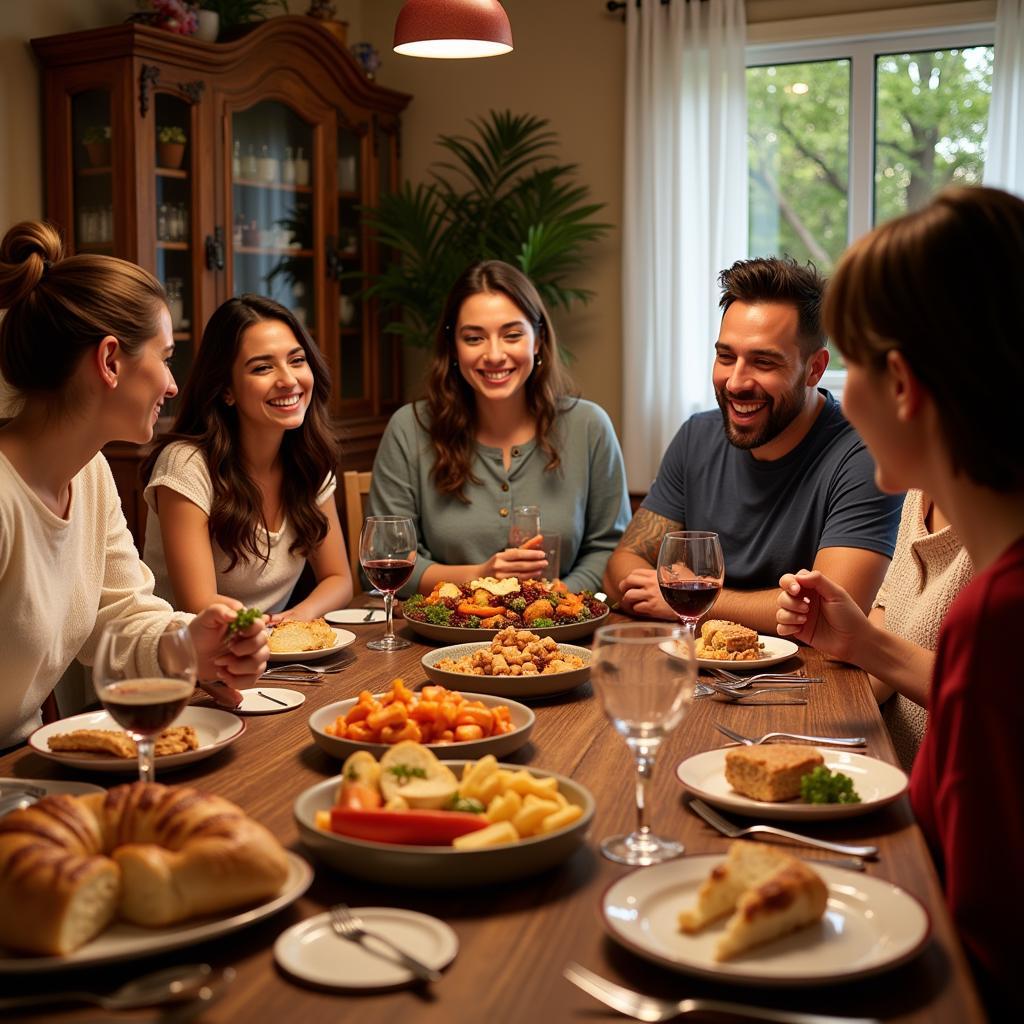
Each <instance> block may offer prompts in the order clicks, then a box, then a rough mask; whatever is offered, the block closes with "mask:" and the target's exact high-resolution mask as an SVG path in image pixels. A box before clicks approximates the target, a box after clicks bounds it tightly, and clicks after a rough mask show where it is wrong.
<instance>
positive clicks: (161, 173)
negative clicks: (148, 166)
mask: <svg viewBox="0 0 1024 1024" xmlns="http://www.w3.org/2000/svg"><path fill="white" fill-rule="evenodd" d="M156 176H157V177H158V178H180V179H183V180H184V179H185V178H187V177H188V171H183V170H180V169H177V168H174V167H158V168H157V169H156Z"/></svg>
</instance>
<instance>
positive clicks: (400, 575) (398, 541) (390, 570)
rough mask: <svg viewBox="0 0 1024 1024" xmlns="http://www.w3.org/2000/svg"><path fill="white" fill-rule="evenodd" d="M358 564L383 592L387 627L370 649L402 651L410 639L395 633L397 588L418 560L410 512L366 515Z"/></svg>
mask: <svg viewBox="0 0 1024 1024" xmlns="http://www.w3.org/2000/svg"><path fill="white" fill-rule="evenodd" d="M359 564H360V565H361V566H362V567H363V572H365V573H366V578H367V579H368V580H369V581H370V582H371V583H372V584H373V585H374V586H375V587H376V588H377V589H378V590H379V591H380V592H381V593H382V594H383V595H384V612H385V615H386V617H387V629H386V630H385V633H384V636H382V637H381V638H380V639H379V640H371V641H370V642H369V643H368V644H367V645H366V646H367V647H368V648H369V649H370V650H371V651H400V650H402V648H404V647H408V646H409V641H408V640H403V639H402V638H401V637H398V636H395V628H394V621H393V619H392V613H393V609H394V603H395V592H396V591H397V590H400V589H401V588H402V587H403V586H404V585H405V583H406V582H407V581H408V579H409V577H410V576H411V575H412V570H413V566H414V565H415V564H416V524H415V523H413V521H412V520H411V519H409V518H408V517H407V516H367V518H366V521H365V522H364V523H363V529H362V532H361V533H360V534H359Z"/></svg>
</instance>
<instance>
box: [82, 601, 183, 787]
mask: <svg viewBox="0 0 1024 1024" xmlns="http://www.w3.org/2000/svg"><path fill="white" fill-rule="evenodd" d="M138 638H139V626H138V624H137V623H131V622H125V621H119V620H117V619H115V620H114V621H112V622H108V623H107V625H106V626H104V627H103V632H102V633H101V634H100V640H99V644H98V645H97V648H96V661H95V665H94V666H93V684H94V685H95V687H96V696H97V697H99V699H100V702H101V703H102V704H103V706H104V707H105V708H106V709H107V712H108V714H109V715H110V717H111V718H113V719H114V721H115V722H117V724H118V725H120V726H122V727H123V728H124V729H125V731H126V732H127V733H128V735H129V736H131V738H132V739H133V740H135V745H136V747H137V748H138V752H139V778H140V779H141V780H142V781H143V782H152V781H153V780H154V778H155V776H156V772H155V768H154V764H153V761H154V756H153V747H154V742H155V740H156V737H157V736H159V735H160V733H161V732H163V731H164V729H166V728H167V727H168V726H169V725H170V724H171V723H172V722H173V721H174V720H175V719H176V718H177V717H178V715H180V714H181V712H182V711H183V710H184V709H185V705H186V704H187V703H188V701H189V698H190V697H191V696H192V693H193V691H194V690H195V688H196V676H197V674H198V659H197V657H196V649H195V647H194V646H193V645H192V637H191V635H190V634H189V631H188V627H187V626H175V627H172V628H170V629H167V630H166V631H165V632H164V634H163V635H162V636H161V638H160V673H159V675H154V676H142V675H140V674H139V672H138V670H137V669H136V667H135V657H134V646H135V644H136V643H137V642H138Z"/></svg>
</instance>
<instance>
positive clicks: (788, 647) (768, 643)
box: [658, 633, 800, 672]
mask: <svg viewBox="0 0 1024 1024" xmlns="http://www.w3.org/2000/svg"><path fill="white" fill-rule="evenodd" d="M758 640H760V641H761V643H762V644H763V645H764V650H763V653H762V655H761V657H760V658H751V659H750V661H726V660H725V659H722V658H698V659H697V664H698V665H699V666H700V667H701V668H724V669H725V670H726V671H727V672H749V671H755V670H756V671H758V672H759V671H760V670H761V669H763V668H768V667H769V666H771V665H778V664H779V663H780V662H783V661H787V660H788V659H789V658H792V657H793V655H794V654H796V653H797V651H799V650H800V647H799V645H798V644H795V643H793V641H792V640H786V639H785V638H783V637H781V636H769V635H768V634H766V633H760V634H758ZM658 646H659V647H661V649H662V650H663V651H664V652H665V653H666V654H667V655H668V656H669V657H670V658H675V659H676V661H686V660H687V657H686V654H685V653H683V652H684V648H683V646H682V645H681V644H679V643H677V642H676V641H675V640H666V641H665V642H664V643H662V644H659V645H658Z"/></svg>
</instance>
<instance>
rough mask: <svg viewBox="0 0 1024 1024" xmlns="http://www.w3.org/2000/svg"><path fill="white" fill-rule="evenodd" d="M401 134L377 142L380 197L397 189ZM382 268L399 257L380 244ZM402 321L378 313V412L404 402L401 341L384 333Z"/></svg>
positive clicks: (398, 314) (390, 132)
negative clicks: (387, 327)
mask: <svg viewBox="0 0 1024 1024" xmlns="http://www.w3.org/2000/svg"><path fill="white" fill-rule="evenodd" d="M397 151H398V134H397V125H395V126H393V127H386V128H383V129H382V130H381V131H380V133H379V135H378V141H377V195H378V197H380V196H383V195H386V194H387V193H388V192H392V191H393V190H394V189H395V188H396V187H397V181H396V177H397V173H396V172H397V169H398V159H397V157H398V152H397ZM377 258H378V260H379V261H380V265H381V266H382V267H383V266H385V265H386V264H388V263H390V262H391V261H393V260H398V259H399V258H400V257H399V254H398V253H397V252H395V251H394V250H393V249H391V248H389V247H388V246H385V245H381V246H380V247H379V252H378V256H377ZM401 318H402V311H401V310H400V309H396V308H394V307H387V306H381V308H380V311H379V313H378V321H379V329H378V335H379V336H378V338H377V340H376V343H377V346H378V352H379V353H380V354H379V364H378V374H379V381H378V384H377V399H378V402H379V403H380V408H379V409H378V412H383V413H387V412H390V411H393V410H394V409H397V408H398V406H399V405H400V404H401V401H402V383H401V382H402V366H401V353H402V347H401V339H400V338H399V336H398V335H397V334H393V333H391V332H390V331H385V330H384V327H386V326H387V325H388V324H389V323H394V322H396V321H398V320H401Z"/></svg>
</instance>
